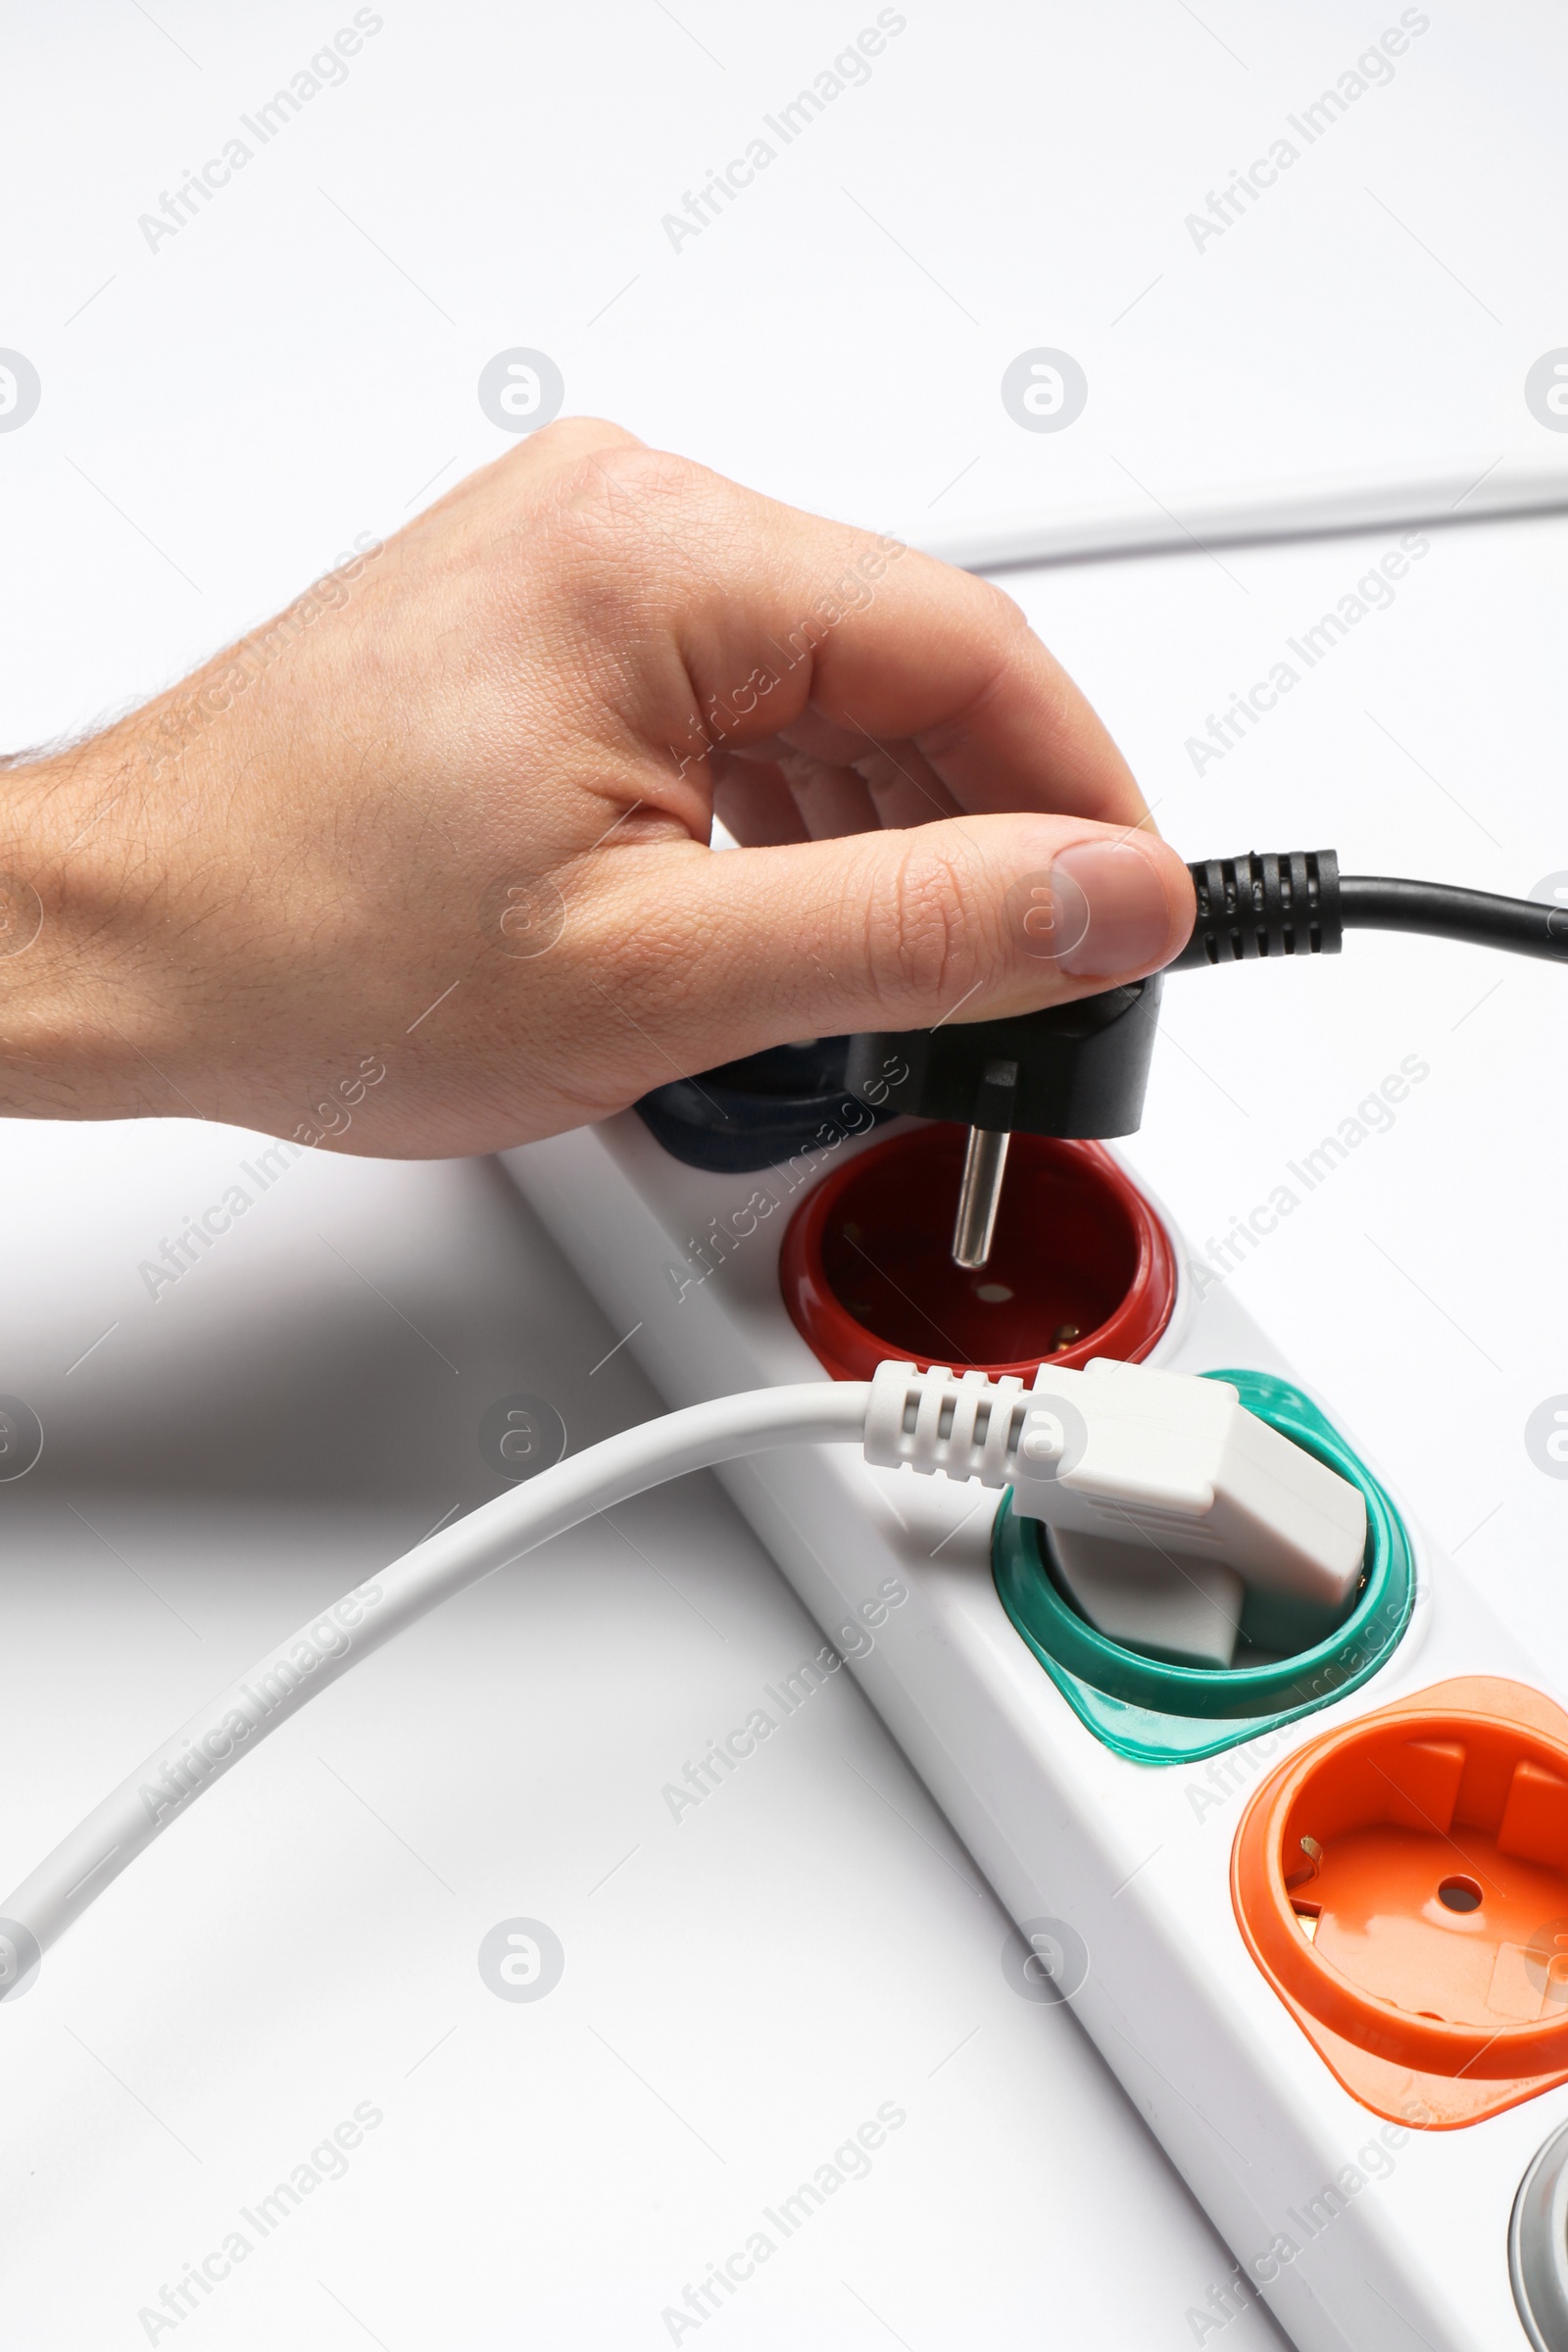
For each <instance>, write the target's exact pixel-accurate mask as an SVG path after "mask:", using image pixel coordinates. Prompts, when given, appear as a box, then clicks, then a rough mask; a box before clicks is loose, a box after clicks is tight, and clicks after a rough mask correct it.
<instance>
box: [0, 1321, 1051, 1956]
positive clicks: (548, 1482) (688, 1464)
mask: <svg viewBox="0 0 1568 2352" xmlns="http://www.w3.org/2000/svg"><path fill="white" fill-rule="evenodd" d="M1003 1405H1005V1407H1006V1409H1005V1410H998V1409H997V1408H998V1407H999V1406H1003ZM1028 1410H1029V1406H1028V1397H1027V1394H1026V1392H1025V1391H1024V1389H1023V1384H1022V1382H1021V1381H1018V1380H1011V1379H1008V1380H1004V1381H1002V1382H1000V1383H992V1382H988V1381H987V1380H985V1378H984V1376H983V1375H978V1374H975V1373H970V1374H968V1375H967V1376H966V1377H965V1378H964V1379H963V1380H961V1381H960V1380H958V1379H956V1378H955V1376H954V1374H953V1373H951V1372H948V1371H943V1370H941V1369H939V1368H933V1369H932V1370H931V1371H930V1372H928V1373H920V1372H917V1371H916V1370H915V1368H914V1366H913V1365H912V1364H893V1363H887V1364H881V1365H879V1366H878V1368H877V1374H876V1378H875V1379H874V1380H871V1381H829V1380H824V1381H813V1382H810V1383H809V1384H802V1385H801V1386H799V1387H794V1388H778V1389H756V1390H752V1391H749V1392H747V1393H745V1394H743V1395H741V1396H738V1397H719V1398H717V1399H715V1400H714V1401H713V1402H712V1403H710V1404H694V1405H688V1406H687V1407H686V1408H685V1410H684V1411H681V1412H675V1413H666V1414H664V1415H662V1417H661V1418H660V1419H658V1420H656V1421H646V1422H643V1423H642V1424H641V1425H640V1426H639V1427H638V1428H636V1429H628V1430H624V1431H622V1432H621V1434H620V1435H619V1436H618V1437H613V1438H606V1439H605V1440H604V1441H603V1443H602V1444H600V1445H598V1446H589V1447H588V1448H587V1450H586V1451H585V1452H583V1453H579V1454H574V1455H572V1456H571V1458H570V1459H569V1460H566V1461H563V1462H558V1463H556V1465H555V1466H554V1468H552V1469H549V1470H545V1471H542V1472H541V1473H540V1475H539V1476H538V1477H537V1478H535V1479H532V1480H530V1481H529V1483H528V1484H527V1485H526V1486H523V1487H518V1488H515V1489H514V1490H513V1492H512V1493H510V1494H507V1495H498V1496H497V1498H496V1499H495V1501H494V1502H487V1503H484V1504H482V1505H481V1506H480V1508H479V1509H478V1510H476V1511H472V1512H470V1513H469V1515H468V1516H467V1517H466V1519H463V1520H460V1521H459V1522H458V1524H457V1525H456V1526H455V1527H452V1528H448V1529H446V1530H445V1531H444V1532H443V1533H441V1534H440V1535H435V1536H431V1537H430V1538H429V1539H428V1540H427V1541H426V1542H425V1543H423V1544H417V1545H416V1547H415V1548H414V1550H413V1551H410V1552H406V1553H405V1554H404V1556H403V1558H402V1559H400V1560H396V1561H394V1562H393V1564H392V1565H391V1567H389V1568H385V1569H382V1570H381V1571H380V1572H379V1573H378V1574H376V1575H375V1576H372V1577H369V1578H368V1579H367V1580H366V1582H365V1583H364V1584H361V1585H356V1586H355V1588H354V1590H353V1592H352V1593H345V1594H344V1595H343V1597H342V1599H341V1600H339V1601H336V1602H335V1603H334V1604H333V1605H332V1606H331V1607H330V1608H328V1609H325V1610H323V1611H322V1612H321V1614H320V1615H319V1616H317V1617H315V1618H313V1619H312V1620H311V1621H310V1623H309V1624H307V1625H303V1626H301V1628H300V1629H299V1631H298V1632H297V1633H296V1634H293V1635H291V1636H290V1637H289V1639H288V1640H287V1641H286V1642H279V1643H278V1645H277V1647H276V1648H275V1649H271V1650H269V1652H268V1653H267V1655H266V1657H264V1658H262V1659H260V1660H259V1661H258V1663H257V1664H256V1665H254V1666H253V1667H252V1668H251V1669H250V1671H249V1673H248V1674H245V1675H242V1676H241V1678H240V1680H239V1681H238V1682H237V1683H234V1684H232V1685H231V1686H230V1688H229V1689H228V1690H226V1691H222V1692H221V1694H220V1695H219V1696H218V1697H217V1698H215V1699H214V1700H212V1701H211V1703H210V1704H209V1705H207V1706H205V1707H203V1708H202V1709H201V1710H200V1711H199V1712H198V1713H197V1714H195V1715H193V1716H192V1717H191V1719H190V1721H189V1722H188V1723H186V1724H183V1725H182V1726H181V1727H180V1729H179V1730H178V1731H177V1732H175V1733H174V1734H173V1736H172V1739H170V1740H166V1741H164V1743H163V1744H162V1745H161V1746H159V1747H156V1748H154V1750H153V1752H152V1754H151V1755H150V1756H149V1757H148V1758H147V1760H146V1761H145V1763H143V1764H142V1765H141V1766H139V1768H138V1769H137V1770H136V1771H135V1772H133V1773H131V1774H130V1776H129V1778H128V1779H126V1780H124V1781H123V1782H122V1783H121V1785H120V1787H119V1788H118V1789H115V1790H113V1792H112V1793H111V1794H110V1795H109V1796H106V1797H105V1798H104V1800H103V1802H102V1804H100V1805H96V1806H95V1807H94V1808H93V1810H92V1812H90V1813H89V1814H88V1815H87V1817H86V1819H85V1820H84V1821H82V1822H80V1823H78V1825H77V1826H76V1828H75V1829H73V1831H72V1832H71V1834H70V1835H69V1837H67V1838H63V1839H62V1840H61V1842H60V1844H59V1845H57V1846H56V1847H55V1850H54V1852H53V1853H52V1854H50V1855H49V1856H48V1858H47V1859H46V1860H45V1861H43V1862H41V1863H40V1864H39V1866H38V1868H37V1869H36V1870H35V1871H33V1872H32V1874H31V1876H30V1877H28V1878H26V1879H24V1881H23V1882H22V1885H21V1886H20V1887H17V1888H15V1890H14V1891H13V1892H12V1893H11V1895H10V1896H9V1897H8V1898H7V1899H6V1901H5V1903H4V1904H3V1905H0V1999H5V1998H7V1997H10V1996H12V1995H14V1994H16V1993H17V1992H19V1991H21V1990H23V1989H25V1986H26V1985H28V1984H30V1982H31V1980H32V1977H33V1975H34V1974H35V1973H36V1970H37V1967H38V1962H39V1959H40V1957H41V1955H42V1954H43V1952H45V1951H46V1950H47V1949H48V1947H49V1946H50V1944H52V1943H53V1942H55V1941H56V1939H57V1938H58V1937H59V1936H62V1935H64V1933H65V1931H66V1930H67V1928H69V1927H70V1926H71V1925H72V1924H73V1921H75V1920H76V1919H78V1918H79V1917H80V1915H81V1913H82V1912H83V1911H85V1910H86V1908H87V1906H88V1904H89V1903H91V1902H92V1901H93V1900H94V1899H95V1898H96V1897H97V1896H98V1895H100V1894H101V1893H102V1892H103V1890H104V1888H105V1887H108V1886H110V1885H111V1884H112V1882H113V1881H114V1880H115V1879H117V1878H118V1877H119V1876H120V1873H121V1872H122V1871H123V1869H125V1867H126V1865H127V1864H128V1863H130V1862H132V1861H134V1860H135V1858H136V1856H137V1855H138V1854H139V1853H141V1852H143V1851H144V1850H145V1849H146V1847H148V1846H149V1845H151V1843H152V1841H153V1839H154V1838H156V1837H158V1836H159V1834H160V1832H162V1831H163V1830H165V1829H167V1828H168V1826H169V1824H170V1823H171V1822H172V1821H173V1820H175V1819H176V1818H177V1817H178V1815H179V1814H181V1813H182V1812H184V1810H185V1809H186V1807H187V1806H188V1805H189V1804H190V1803H191V1802H192V1800H193V1799H194V1798H196V1797H197V1796H199V1795H200V1794H201V1793H202V1791H203V1790H204V1789H210V1788H211V1787H212V1785H213V1783H214V1782H215V1781H218V1780H221V1778H222V1776H223V1774H224V1773H225V1772H227V1771H229V1770H230V1768H231V1767H232V1766H233V1765H235V1764H237V1763H238V1762H240V1760H241V1759H242V1758H243V1757H245V1756H247V1755H249V1754H251V1752H252V1751H253V1750H254V1749H255V1748H256V1747H258V1746H260V1744H261V1742H262V1740H265V1739H266V1738H267V1736H268V1734H269V1733H270V1732H274V1731H276V1730H277V1728H278V1726H279V1725H280V1724H282V1723H286V1722H287V1720H288V1718H289V1717H290V1716H291V1715H294V1714H296V1713H297V1712H298V1710H299V1709H300V1708H301V1707H303V1706H304V1705H306V1704H307V1702H308V1701H309V1700H311V1699H312V1698H315V1697H316V1696H317V1695H318V1694H319V1692H320V1691H324V1690H326V1689H327V1687H328V1685H330V1684H332V1683H335V1682H336V1681H337V1680H338V1678H339V1676H340V1675H343V1674H346V1673H347V1672H348V1670H349V1668H350V1667H351V1666H357V1665H358V1664H359V1663H360V1661H361V1660H362V1659H364V1658H368V1657H369V1656H371V1655H372V1653H373V1652H374V1651H376V1650H377V1649H379V1648H381V1646H382V1645H383V1643H385V1642H390V1641H391V1639H392V1637H393V1636H394V1635H395V1634H400V1633H402V1631H403V1629H404V1628H405V1626H410V1625H413V1624H414V1623H415V1622H416V1621H417V1619H418V1618H420V1617H423V1616H426V1615H427V1614H428V1613H429V1611H430V1610H431V1609H434V1608H437V1607H439V1605H440V1603H441V1602H442V1601H444V1600H448V1599H450V1598H451V1596H452V1595H453V1593H462V1592H464V1591H466V1588H467V1587H468V1586H469V1585H473V1584H477V1583H478V1582H479V1580H480V1578H481V1577H486V1576H490V1575H492V1574H493V1573H494V1572H495V1570H496V1569H498V1568H504V1567H506V1566H507V1565H508V1564H509V1562H511V1561H513V1560H515V1559H517V1558H519V1557H520V1555H521V1554H522V1553H524V1552H527V1551H532V1550H534V1549H536V1548H537V1546H538V1545H539V1544H547V1543H548V1542H549V1541H550V1539H551V1537H552V1536H559V1535H564V1533H565V1531H566V1530H567V1529H568V1528H572V1527H576V1526H577V1525H579V1524H580V1522H581V1521H582V1520H584V1519H587V1518H590V1517H592V1516H593V1514H594V1513H595V1512H597V1511H605V1510H610V1509H611V1508H613V1505H614V1504H616V1503H618V1502H625V1501H626V1500H628V1498H629V1497H630V1496H632V1495H641V1494H643V1493H645V1492H646V1491H647V1489H648V1488H650V1487H656V1486H660V1485H662V1483H663V1482H664V1481H665V1480H666V1479H671V1478H680V1477H683V1476H684V1475H685V1474H686V1472H688V1471H690V1470H707V1469H711V1467H712V1466H713V1465H714V1464H715V1463H718V1462H727V1461H733V1460H734V1459H735V1458H736V1457H737V1456H738V1455H742V1454H749V1453H758V1452H760V1451H761V1450H762V1449H763V1448H765V1447H770V1446H798V1445H805V1444H811V1443H817V1442H822V1441H831V1440H837V1441H841V1442H842V1441H847V1440H852V1439H853V1440H856V1441H858V1442H860V1443H862V1444H863V1445H864V1447H865V1451H866V1455H867V1458H868V1459H870V1460H872V1461H875V1462H880V1463H883V1464H885V1465H887V1466H889V1467H897V1466H899V1465H900V1464H907V1466H908V1467H909V1468H911V1469H916V1470H920V1471H924V1472H926V1473H931V1472H934V1471H937V1470H941V1471H943V1472H945V1473H946V1474H947V1476H948V1477H950V1478H956V1479H968V1478H979V1479H980V1480H981V1481H982V1483H983V1484H985V1485H987V1486H990V1487H1003V1486H1005V1485H1006V1484H1007V1482H1008V1480H1009V1479H1010V1478H1011V1476H1012V1475H1013V1472H1014V1471H1015V1469H1016V1466H1017V1447H1018V1439H1019V1435H1020V1433H1021V1431H1022V1428H1023V1425H1024V1422H1025V1419H1026V1417H1027V1414H1028Z"/></svg>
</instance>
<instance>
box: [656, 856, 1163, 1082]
mask: <svg viewBox="0 0 1568 2352" xmlns="http://www.w3.org/2000/svg"><path fill="white" fill-rule="evenodd" d="M669 854H670V855H672V856H678V857H679V858H681V860H682V864H683V866H684V869H685V870H684V871H683V872H682V874H681V876H680V883H679V888H678V890H677V891H673V892H672V891H671V888H670V880H671V877H670V876H669V874H668V873H667V871H666V872H665V874H664V875H663V878H662V883H661V884H660V885H659V886H658V892H659V901H660V908H661V915H660V920H659V922H658V924H657V925H655V926H654V931H655V936H659V935H660V934H662V938H663V940H664V943H665V952H666V953H670V952H676V953H679V956H680V963H681V971H680V975H679V983H678V986H677V987H674V988H671V989H666V988H663V987H657V988H656V991H655V993H654V994H653V995H652V996H651V995H650V994H649V993H647V992H648V982H649V980H650V979H651V978H652V977H653V975H651V974H649V973H648V971H647V968H646V962H645V964H644V970H643V974H642V980H643V993H642V1002H643V1004H644V1005H651V1004H654V1003H661V1002H662V1007H663V1008H666V1018H665V1019H664V1021H663V1022H662V1024H661V1027H662V1044H663V1046H664V1049H665V1050H666V1052H668V1053H670V1054H674V1055H675V1057H676V1058H677V1059H678V1060H679V1062H680V1064H681V1066H682V1067H683V1068H685V1069H693V1070H695V1069H706V1068H711V1067H712V1066H714V1065H715V1064H717V1063H719V1062H721V1061H728V1060H733V1059H736V1058H737V1057H739V1056H740V1055H742V1054H752V1053H757V1052H760V1050H761V1049H762V1048H764V1047H767V1046H774V1045H782V1044H785V1043H787V1042H788V1041H789V1040H790V1039H792V1038H799V1037H806V1036H816V1037H821V1036H833V1035H837V1034H839V1033H841V1032H843V1031H847V1030H859V1029H895V1030H896V1029H921V1028H931V1027H933V1026H935V1025H936V1023H938V1022H939V1021H947V1020H956V1021H978V1020H990V1019H995V1018H998V1017H1000V1016H1002V1015H1004V1014H1011V1013H1019V1012H1032V1011H1036V1010H1038V1009H1040V1008H1041V1007H1042V1006H1044V1005H1059V1004H1064V1003H1066V1002H1067V1001H1068V1000H1069V999H1071V998H1074V997H1086V996H1093V995H1095V994H1097V993H1098V992H1100V991H1102V990H1103V989H1107V988H1112V987H1114V986H1116V985H1117V983H1118V982H1122V981H1127V980H1134V979H1138V978H1140V977H1141V976H1142V975H1143V974H1144V973H1146V972H1152V971H1156V970H1158V969H1159V967H1160V966H1161V965H1162V964H1165V963H1167V962H1168V961H1169V960H1170V958H1171V957H1172V956H1174V955H1176V954H1177V953H1178V951H1179V950H1180V949H1181V947H1182V946H1183V945H1184V943H1185V941H1186V939H1187V936H1188V934H1189V932H1190V931H1191V930H1192V927H1193V920H1194V900H1193V886H1192V880H1191V877H1190V875H1189V874H1188V871H1187V868H1186V866H1185V865H1184V864H1183V863H1182V861H1181V859H1180V858H1178V857H1177V855H1176V853H1175V851H1174V850H1173V849H1171V848H1170V846H1169V845H1168V843H1166V842H1163V841H1161V840H1160V838H1159V836H1158V835H1157V834H1156V833H1154V832H1152V831H1148V832H1145V831H1140V830H1136V829H1131V830H1130V829H1129V828H1128V827H1127V826H1125V825H1105V824H1093V823H1090V822H1088V821H1086V820H1085V819H1084V818H1082V817H1073V816H1045V815H1039V814H1033V813H1029V814H1015V815H1005V816H974V815H968V816H958V817H952V818H948V819H945V820H943V821H942V822H940V823H936V824H929V825H920V826H917V827H915V828H913V829H912V830H909V831H906V832H896V831H881V830H879V831H874V832H865V833H855V834H850V835H847V836H840V837H839V838H837V839H833V840H825V841H808V842H788V843H781V844H776V845H774V846H772V847H769V848H765V849H740V850H724V851H720V852H714V851H711V850H707V849H703V848H700V847H698V846H697V845H695V844H694V845H690V846H687V845H682V846H681V847H680V848H679V849H678V850H672V851H671V852H670V853H669ZM661 862H662V861H661ZM650 880H652V877H651V876H650ZM639 895H641V894H640V893H639ZM672 905H678V906H679V907H680V909H681V916H682V920H681V921H680V922H679V923H677V924H671V922H670V920H669V914H670V908H671V906H672ZM633 919H634V920H635V918H633ZM638 928H639V929H641V926H638ZM683 935H684V936H683ZM643 937H644V939H645V940H646V939H647V937H648V933H647V932H646V931H645V932H643Z"/></svg>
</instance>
